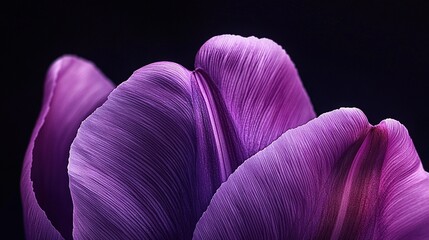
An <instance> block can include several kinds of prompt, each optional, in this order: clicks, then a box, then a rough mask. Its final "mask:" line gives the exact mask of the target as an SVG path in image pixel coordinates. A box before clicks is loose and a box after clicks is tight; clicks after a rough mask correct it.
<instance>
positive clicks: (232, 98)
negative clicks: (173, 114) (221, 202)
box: [192, 35, 315, 211]
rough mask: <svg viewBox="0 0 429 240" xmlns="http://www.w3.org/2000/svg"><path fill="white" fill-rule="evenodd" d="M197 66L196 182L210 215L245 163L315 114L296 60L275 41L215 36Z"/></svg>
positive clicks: (193, 80)
mask: <svg viewBox="0 0 429 240" xmlns="http://www.w3.org/2000/svg"><path fill="white" fill-rule="evenodd" d="M195 67H196V70H195V71H194V72H193V74H192V83H193V89H195V90H194V92H193V100H194V108H195V109H196V110H197V111H196V113H195V116H196V119H197V122H198V123H200V124H197V125H196V126H197V138H198V145H199V146H198V148H197V149H198V150H199V152H198V153H197V155H198V159H199V160H198V161H197V174H198V175H197V179H198V180H197V181H196V184H197V185H199V186H198V187H197V189H198V190H199V192H198V193H197V194H198V196H199V199H200V205H201V207H200V209H201V211H205V208H206V207H207V205H208V203H209V202H210V199H211V197H212V196H213V194H214V193H215V191H216V189H217V188H218V187H219V186H220V184H221V183H222V182H224V181H225V180H226V179H227V178H228V176H229V175H230V174H231V173H232V172H233V171H234V170H235V169H236V168H237V167H238V166H239V165H240V164H241V163H243V161H244V160H245V159H247V158H249V157H250V156H251V155H253V154H255V153H256V152H258V151H260V150H261V149H263V148H265V147H266V146H267V145H268V144H270V143H271V142H272V141H274V140H275V139H277V138H278V137H279V136H280V135H281V134H282V133H284V132H285V131H286V130H288V129H290V128H295V127H297V126H299V125H302V124H304V123H306V122H307V121H309V120H310V119H312V118H314V117H315V113H314V111H313V107H312V105H311V102H310V100H309V97H308V96H307V93H306V91H305V89H304V87H303V85H302V83H301V80H300V78H299V76H298V72H297V70H296V68H295V66H294V64H293V62H292V61H291V59H290V58H289V56H288V55H287V54H286V52H285V51H284V50H283V49H282V48H281V47H280V46H279V45H277V44H276V43H274V42H273V41H271V40H269V39H258V38H255V37H250V38H243V37H241V36H234V35H221V36H216V37H213V38H211V39H210V40H208V41H207V42H206V43H205V44H204V45H203V46H202V47H201V49H200V50H199V52H198V54H197V56H196V60H195ZM209 132H211V133H212V135H209V134H208V133H209Z"/></svg>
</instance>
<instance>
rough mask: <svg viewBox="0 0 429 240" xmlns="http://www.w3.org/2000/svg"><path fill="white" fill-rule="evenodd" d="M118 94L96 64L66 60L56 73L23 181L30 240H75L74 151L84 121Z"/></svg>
mask: <svg viewBox="0 0 429 240" xmlns="http://www.w3.org/2000/svg"><path fill="white" fill-rule="evenodd" d="M112 89H113V84H112V83H111V82H110V81H109V80H107V78H106V77H105V76H104V75H103V74H102V73H101V72H100V71H99V70H98V69H97V68H96V67H95V66H94V65H93V64H92V63H90V62H88V61H86V60H83V59H80V58H78V57H74V56H64V57H61V58H59V59H58V60H57V61H55V63H53V64H52V66H51V67H50V69H49V71H48V74H47V77H46V81H45V92H44V99H43V103H42V110H41V112H40V115H39V118H38V120H37V123H36V126H35V128H34V131H33V134H32V136H31V139H30V143H29V146H28V148H27V152H26V155H25V159H24V165H23V170H22V176H21V195H22V203H23V212H24V223H25V231H26V236H27V238H28V239H61V238H67V239H69V238H71V233H72V201H71V197H70V192H69V187H68V175H67V164H68V154H69V149H70V145H71V142H72V141H73V139H74V137H75V135H76V132H77V129H78V127H79V125H80V123H81V122H82V120H83V119H85V118H86V117H87V116H88V115H89V114H90V113H91V112H92V111H94V109H95V108H97V107H98V106H99V105H101V104H102V103H103V102H104V101H105V99H106V97H107V95H108V94H109V93H110V91H111V90H112Z"/></svg>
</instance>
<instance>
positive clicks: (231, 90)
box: [21, 35, 429, 239]
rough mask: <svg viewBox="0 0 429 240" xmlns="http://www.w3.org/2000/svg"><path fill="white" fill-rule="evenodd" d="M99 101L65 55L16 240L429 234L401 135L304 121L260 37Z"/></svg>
mask: <svg viewBox="0 0 429 240" xmlns="http://www.w3.org/2000/svg"><path fill="white" fill-rule="evenodd" d="M113 88H114V86H113V85H112V84H111V83H110V81H109V80H107V79H106V77H104V76H103V75H102V74H101V73H100V72H99V70H97V69H96V68H95V67H94V66H93V65H92V64H90V63H88V62H87V61H85V60H82V59H79V58H77V57H73V56H66V57H63V58H60V59H59V60H57V61H56V62H55V63H54V64H53V65H52V66H51V68H50V70H49V72H48V75H47V79H46V85H45V98H44V100H43V108H42V111H41V114H40V117H39V119H38V122H37V124H36V127H35V129H34V132H33V135H32V137H31V141H30V144H29V147H28V150H27V153H26V156H25V161H24V167H23V172H22V181H21V191H22V200H23V206H24V219H25V228H26V235H27V238H30V239H61V238H66V239H71V238H75V239H94V238H97V239H122V238H131V239H190V238H192V237H194V238H195V239H319V238H331V239H348V238H364V239H370V238H371V239H392V238H427V237H429V229H428V228H426V226H427V224H429V204H428V203H429V180H428V174H427V173H426V172H425V171H424V170H423V168H422V165H421V161H420V159H419V157H418V155H417V153H416V150H415V148H414V146H413V143H412V141H411V139H410V137H409V135H408V132H407V130H406V129H405V127H403V126H402V125H401V124H400V123H399V122H397V121H394V120H390V119H388V120H384V121H382V122H381V123H380V124H378V125H376V126H371V125H370V124H369V123H368V120H367V119H366V117H365V115H364V114H363V113H362V112H361V111H360V110H358V109H349V108H344V109H339V110H335V111H332V112H329V113H325V114H322V115H321V116H319V117H318V118H315V119H314V117H315V114H314V111H313V108H312V105H311V103H310V100H309V98H308V96H307V94H306V92H305V90H304V88H303V86H302V83H301V81H300V79H299V76H298V73H297V71H296V69H295V67H294V65H293V63H292V62H291V60H290V58H289V57H288V55H287V54H286V53H285V51H284V50H283V49H282V48H281V47H280V46H278V45H277V44H275V43H274V42H272V41H271V40H268V39H257V38H253V37H251V38H242V37H239V36H231V35H223V36H218V37H214V38H212V39H210V40H209V41H207V42H206V43H205V44H204V45H203V47H202V48H201V49H200V50H199V52H198V54H197V57H196V61H195V70H194V71H189V70H187V69H185V68H183V67H182V66H180V65H178V64H175V63H170V62H159V63H154V64H150V65H147V66H145V67H143V68H141V69H139V70H137V71H136V72H134V74H133V75H132V76H131V77H130V78H129V79H128V80H127V81H125V82H124V83H122V84H121V85H119V86H118V87H117V88H116V89H114V90H113ZM112 90H113V91H112ZM311 119H312V120H311ZM221 184H222V185H221Z"/></svg>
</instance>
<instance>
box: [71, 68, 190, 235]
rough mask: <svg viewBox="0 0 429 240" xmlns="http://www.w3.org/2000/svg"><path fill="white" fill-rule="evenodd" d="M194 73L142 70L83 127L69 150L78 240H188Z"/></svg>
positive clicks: (118, 90) (153, 69)
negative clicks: (191, 81) (191, 76)
mask: <svg viewBox="0 0 429 240" xmlns="http://www.w3.org/2000/svg"><path fill="white" fill-rule="evenodd" d="M190 74H191V73H190V72H189V71H188V70H186V69H184V68H183V67H181V66H180V65H177V64H174V63H168V62H161V63H154V64H151V65H148V66H145V67H143V68H141V69H139V70H137V71H136V72H135V73H134V74H133V75H132V76H131V77H130V78H129V79H128V80H127V81H125V82H124V83H122V84H121V85H120V86H118V87H117V88H116V89H115V90H114V91H113V92H112V93H111V94H110V96H109V99H108V100H107V101H106V102H105V103H104V104H103V106H101V107H100V108H99V109H97V110H96V111H95V112H94V113H93V114H92V115H91V116H90V117H89V118H88V119H86V120H85V121H84V122H83V123H82V126H81V128H80V129H79V132H78V134H77V137H76V139H75V141H74V142H73V144H72V147H71V150H70V163H69V166H68V169H69V175H70V190H71V195H72V199H73V204H74V211H73V214H74V215H73V216H74V218H73V223H74V229H73V236H74V238H76V239H92V238H94V236H96V238H99V239H189V238H190V237H191V236H192V231H193V228H194V226H195V223H196V221H197V219H198V218H197V215H196V213H195V206H194V204H195V202H196V199H195V196H194V193H195V189H194V182H195V177H194V176H195V152H196V143H195V126H194V121H195V120H194V115H193V109H192V99H191V85H190Z"/></svg>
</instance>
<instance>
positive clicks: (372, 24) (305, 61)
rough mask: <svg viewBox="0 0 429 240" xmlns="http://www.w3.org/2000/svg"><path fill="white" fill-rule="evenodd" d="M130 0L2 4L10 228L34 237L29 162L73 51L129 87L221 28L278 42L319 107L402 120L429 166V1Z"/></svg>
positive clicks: (5, 207)
mask: <svg viewBox="0 0 429 240" xmlns="http://www.w3.org/2000/svg"><path fill="white" fill-rule="evenodd" d="M119 2H120V4H117V3H116V4H113V3H109V2H107V1H101V2H93V1H86V2H80V3H79V2H77V1H56V2H50V3H48V2H43V1H42V2H40V1H32V2H30V1H28V2H23V1H16V2H15V3H13V6H3V7H2V10H1V11H2V14H1V17H2V19H1V27H2V33H3V34H2V35H3V36H2V37H1V38H2V42H3V44H2V48H3V50H2V55H1V56H2V68H4V69H3V70H2V72H1V74H2V75H1V76H2V79H1V80H2V81H1V84H2V88H1V90H2V94H1V98H2V99H1V104H2V108H1V110H2V114H1V120H2V121H5V122H2V125H1V126H2V128H3V134H2V136H3V141H2V142H5V143H3V144H2V145H3V147H2V154H3V157H2V159H1V172H0V176H1V181H0V182H1V190H0V191H1V218H2V219H1V221H2V223H1V225H0V226H1V228H2V229H1V233H2V235H3V236H6V235H7V234H10V236H14V238H17V239H19V238H23V226H22V210H21V204H20V195H19V177H20V171H21V165H22V160H23V157H24V152H25V149H26V147H27V144H28V140H29V138H30V135H31V131H32V129H33V126H34V124H35V121H36V119H37V115H38V113H39V110H40V107H41V106H40V104H41V100H42V94H43V92H42V90H43V81H44V76H45V73H46V70H47V69H48V67H49V65H50V64H51V63H52V62H53V61H54V60H55V59H56V58H57V57H59V56H61V55H63V54H66V53H71V54H76V55H79V56H82V57H84V58H87V59H89V60H91V61H93V62H94V63H95V64H96V65H97V66H98V67H99V68H100V69H101V70H102V71H103V72H104V73H105V74H106V75H107V76H108V77H109V78H110V79H111V80H112V81H114V82H115V83H117V84H118V83H121V82H122V81H125V80H126V79H127V78H128V77H129V76H130V75H131V74H132V72H133V71H134V70H136V69H138V68H140V67H142V66H144V65H146V64H148V63H152V62H155V61H160V60H169V61H174V62H178V63H181V64H182V65H184V66H185V67H187V68H188V69H192V68H193V61H194V56H195V53H196V52H197V50H198V49H199V47H200V46H201V45H202V44H203V43H204V42H205V41H206V40H208V39H209V38H210V37H212V36H214V35H218V34H223V33H233V34H239V35H243V36H250V35H254V36H257V37H267V38H271V39H273V40H274V41H276V42H277V43H279V44H280V45H282V46H283V47H284V48H285V49H286V51H287V52H288V53H289V55H290V56H291V58H292V59H293V61H294V62H295V64H296V66H297V68H298V70H299V73H300V76H301V78H302V80H303V82H304V85H305V87H306V89H307V91H308V93H309V95H310V97H311V99H312V102H313V105H314V107H315V110H316V112H317V114H321V113H324V112H326V111H330V110H333V109H336V108H339V107H342V106H355V107H359V108H361V109H362V110H363V111H364V112H365V113H366V114H367V116H368V118H369V120H370V122H371V123H372V124H377V123H378V122H379V121H381V120H382V119H385V118H394V119H397V120H399V121H400V122H402V123H403V124H404V125H405V126H406V127H407V128H408V130H409V133H410V135H411V137H412V139H413V140H414V143H415V146H416V148H417V151H418V152H419V154H420V157H421V159H422V161H423V162H424V166H425V168H426V169H429V151H428V148H427V147H426V146H427V145H426V144H427V143H428V142H429V140H428V139H426V137H427V136H428V135H429V126H428V124H427V122H428V120H427V119H428V112H427V110H428V106H427V104H428V103H429V96H428V95H427V92H428V84H427V80H429V71H428V63H429V61H428V59H427V57H428V54H429V51H428V49H429V47H428V46H427V45H428V43H429V21H428V20H429V19H428V18H429V17H428V15H429V14H428V12H429V8H428V6H426V5H425V4H424V3H423V2H424V1H420V2H418V1H371V2H368V1H352V0H344V1H331V2H329V3H318V2H319V1H314V2H310V1H305V0H304V1H281V2H280V1H279V2H270V1H260V2H252V1H223V0H221V1H215V2H211V3H210V2H203V1H190V2H167V1H163V0H158V1H155V2H144V1H142V2H140V3H139V4H127V3H125V2H124V1H119ZM320 2H322V1H320ZM4 132H5V133H4ZM5 144H6V145H5ZM4 146H6V148H4ZM4 152H5V153H6V154H4ZM4 156H6V157H4Z"/></svg>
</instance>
